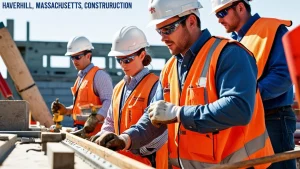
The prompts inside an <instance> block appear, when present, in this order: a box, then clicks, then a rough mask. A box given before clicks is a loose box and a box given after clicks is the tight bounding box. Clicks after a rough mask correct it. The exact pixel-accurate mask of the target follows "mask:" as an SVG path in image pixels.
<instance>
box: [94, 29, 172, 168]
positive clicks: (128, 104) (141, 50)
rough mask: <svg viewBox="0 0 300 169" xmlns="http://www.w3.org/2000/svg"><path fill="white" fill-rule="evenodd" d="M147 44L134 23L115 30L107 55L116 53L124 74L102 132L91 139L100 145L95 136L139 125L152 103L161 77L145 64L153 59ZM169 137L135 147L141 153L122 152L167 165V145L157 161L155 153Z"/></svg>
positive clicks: (147, 162) (142, 159)
mask: <svg viewBox="0 0 300 169" xmlns="http://www.w3.org/2000/svg"><path fill="white" fill-rule="evenodd" d="M148 46H149V44H148V42H147V39H146V36H145V34H144V33H143V32H142V30H140V29H139V28H137V27H135V26H125V27H123V28H122V29H120V30H119V31H117V32H116V34H115V36H114V39H113V43H112V48H111V51H110V52H109V54H108V56H115V58H116V60H117V62H118V63H119V64H120V65H121V67H122V70H123V71H124V73H125V76H124V78H123V80H121V81H120V82H119V83H118V84H117V85H116V86H115V88H114V91H113V96H112V104H111V106H110V108H109V110H108V115H107V118H106V119H105V121H104V124H103V126H102V129H101V131H100V132H99V133H98V134H97V136H96V137H95V138H94V139H93V140H92V141H94V140H95V142H96V143H97V144H100V142H99V141H100V140H101V137H100V138H98V139H96V138H97V137H99V136H101V135H103V134H105V133H115V134H120V133H122V132H123V131H125V130H126V129H128V128H129V127H130V126H131V125H134V124H136V123H137V122H138V120H139V119H140V117H141V116H142V115H143V113H144V109H145V108H146V107H148V105H149V104H150V101H151V100H152V98H153V96H154V94H155V91H156V88H157V84H158V79H159V78H158V76H156V75H155V74H153V73H150V72H149V69H148V68H146V67H145V66H148V65H149V64H150V62H151V57H150V55H148V54H147V52H146V49H145V48H146V47H148ZM167 138H168V133H167V132H165V133H164V134H163V135H161V136H160V137H158V138H156V139H155V140H154V141H153V142H152V143H150V144H148V145H146V146H145V147H142V148H140V149H138V150H134V151H133V152H135V153H137V154H138V155H135V154H133V153H131V152H129V151H120V153H121V154H123V155H126V156H128V157H131V158H133V159H135V160H138V161H140V162H142V163H144V164H147V165H150V166H153V167H158V168H167V167H168V166H167V165H168V158H167V147H166V146H165V147H164V148H163V149H161V150H159V151H160V152H158V153H157V156H159V154H160V153H161V152H162V151H165V152H166V154H165V157H160V158H159V159H157V160H155V152H156V151H157V150H158V149H160V148H161V147H162V146H163V145H164V143H165V142H166V141H167Z"/></svg>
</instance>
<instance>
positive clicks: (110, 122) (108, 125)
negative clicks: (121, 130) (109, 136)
mask: <svg viewBox="0 0 300 169" xmlns="http://www.w3.org/2000/svg"><path fill="white" fill-rule="evenodd" d="M114 132H115V128H114V117H113V113H112V105H110V106H109V109H108V111H107V117H106V118H105V120H104V123H103V125H102V127H101V131H99V132H98V133H97V134H96V136H101V135H102V134H103V133H114Z"/></svg>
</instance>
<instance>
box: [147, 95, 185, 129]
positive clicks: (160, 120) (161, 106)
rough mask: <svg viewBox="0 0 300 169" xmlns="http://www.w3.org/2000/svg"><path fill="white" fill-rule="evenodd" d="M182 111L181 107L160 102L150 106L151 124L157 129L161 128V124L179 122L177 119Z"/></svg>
mask: <svg viewBox="0 0 300 169" xmlns="http://www.w3.org/2000/svg"><path fill="white" fill-rule="evenodd" d="M180 109H181V107H180V106H175V105H174V104H172V103H169V102H165V101H163V100H160V101H157V102H154V103H152V104H151V105H150V107H149V109H148V113H149V117H150V120H151V123H152V124H153V125H154V126H156V127H160V125H161V124H170V123H176V122H178V121H179V120H178V118H177V117H179V113H180Z"/></svg>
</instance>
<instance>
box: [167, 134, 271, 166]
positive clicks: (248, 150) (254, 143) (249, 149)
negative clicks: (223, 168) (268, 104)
mask: <svg viewBox="0 0 300 169" xmlns="http://www.w3.org/2000/svg"><path fill="white" fill-rule="evenodd" d="M268 137H269V135H268V132H267V131H265V132H264V133H263V134H262V135H261V136H259V137H257V138H255V139H253V140H251V141H250V142H248V143H246V144H245V147H242V148H241V149H239V150H237V151H235V152H233V153H232V154H231V155H229V156H227V157H226V158H224V160H222V161H221V162H220V163H219V164H228V163H235V162H239V161H242V160H244V159H247V158H248V154H253V153H255V152H257V151H258V150H260V149H262V148H264V147H265V143H266V141H267V139H268ZM180 161H181V163H182V165H183V166H184V168H187V169H189V168H206V167H212V166H215V165H216V164H211V163H203V162H199V161H195V160H186V159H182V158H180ZM170 162H171V164H172V165H174V166H179V165H178V159H177V158H170Z"/></svg>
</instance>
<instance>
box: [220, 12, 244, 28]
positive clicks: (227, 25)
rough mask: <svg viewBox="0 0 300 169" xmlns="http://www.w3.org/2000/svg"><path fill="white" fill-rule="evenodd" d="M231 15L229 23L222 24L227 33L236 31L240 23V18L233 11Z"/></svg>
mask: <svg viewBox="0 0 300 169" xmlns="http://www.w3.org/2000/svg"><path fill="white" fill-rule="evenodd" d="M232 15H233V16H232V17H231V18H230V19H229V20H230V22H229V23H228V22H225V23H222V24H223V26H224V27H225V29H226V32H227V33H231V32H234V31H238V29H239V24H240V22H241V18H240V16H239V15H238V13H237V12H236V11H235V10H234V11H233V13H232Z"/></svg>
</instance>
